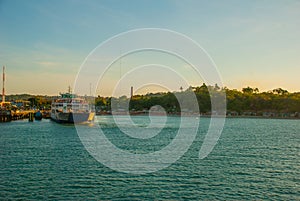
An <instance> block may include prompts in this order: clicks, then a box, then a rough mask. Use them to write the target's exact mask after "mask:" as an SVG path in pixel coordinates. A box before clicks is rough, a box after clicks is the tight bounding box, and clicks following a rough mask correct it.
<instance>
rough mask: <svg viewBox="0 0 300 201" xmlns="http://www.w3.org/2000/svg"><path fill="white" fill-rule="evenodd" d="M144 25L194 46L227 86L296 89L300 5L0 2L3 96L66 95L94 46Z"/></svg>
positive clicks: (266, 1)
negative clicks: (176, 35) (209, 59)
mask: <svg viewBox="0 0 300 201" xmlns="http://www.w3.org/2000/svg"><path fill="white" fill-rule="evenodd" d="M148 27H154V28H164V29H170V30H173V31H176V32H180V33H182V34H185V35H187V36H188V37H190V38H192V39H193V40H195V41H196V42H197V43H199V44H200V45H201V46H202V47H203V48H204V49H205V50H206V51H207V52H208V53H209V55H210V56H211V57H212V59H213V60H214V62H215V63H216V65H217V67H218V69H219V72H220V74H221V76H222V79H223V83H224V85H225V86H228V87H229V88H236V89H241V88H242V87H246V86H252V87H258V88H260V89H261V90H262V91H264V90H269V89H273V88H277V87H282V88H285V89H287V90H289V91H300V88H299V75H300V1H293V0H281V1H279V0H258V1H242V0H240V1H235V0H229V1H221V0H216V1H198V0H195V1H188V0H187V1H179V0H178V1H176V0H162V1H161V0H152V1H147V0H130V1H129V0H128V1H126V0H111V1H108V0H107V1H101V0H100V1H98V0H96V1H92V0H88V1H79V0H78V1H77V0H72V1H71V0H61V1H60V0H51V1H50V0H27V1H22V0H0V65H1V66H2V65H6V66H7V83H6V85H7V89H6V91H7V93H8V94H16V93H32V94H49V95H55V94H57V93H58V92H60V91H65V90H66V89H67V87H68V86H69V85H72V84H73V83H74V79H75V77H76V74H77V72H78V70H79V67H80V65H81V64H82V62H83V61H84V59H85V58H86V56H87V55H88V54H89V53H90V52H91V51H92V50H93V49H94V48H95V47H96V46H97V45H99V44H100V43H101V42H103V41H105V40H107V39H108V38H110V37H112V36H114V35H116V34H119V33H121V32H124V31H128V30H131V29H137V28H148ZM200 84H201V81H200V80H199V85H200ZM176 87H177V86H174V88H176ZM103 95H106V94H103Z"/></svg>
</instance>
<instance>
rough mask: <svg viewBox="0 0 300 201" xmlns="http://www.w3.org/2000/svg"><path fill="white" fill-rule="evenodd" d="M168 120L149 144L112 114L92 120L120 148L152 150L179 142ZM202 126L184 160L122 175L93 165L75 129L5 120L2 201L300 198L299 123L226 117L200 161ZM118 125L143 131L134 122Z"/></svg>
mask: <svg viewBox="0 0 300 201" xmlns="http://www.w3.org/2000/svg"><path fill="white" fill-rule="evenodd" d="M156 118H163V117H156ZM186 118H195V117H186ZM167 119H168V120H167V121H166V122H165V123H162V124H161V125H160V124H157V126H158V127H159V130H160V132H159V133H158V134H157V135H156V136H154V137H151V138H148V139H137V138H133V137H131V136H128V135H126V134H124V132H122V129H120V125H117V124H115V123H114V120H113V118H112V117H111V116H98V117H97V119H96V122H95V123H96V124H99V125H100V128H101V129H102V130H103V132H104V133H105V135H106V137H107V138H108V139H109V140H110V141H111V142H112V143H113V144H114V145H115V146H116V147H118V148H119V149H123V150H126V151H130V152H132V153H151V152H154V151H158V150H160V149H162V148H163V147H165V146H167V145H168V144H170V143H171V142H172V140H173V139H174V138H175V137H176V134H177V131H178V129H179V125H180V117H168V118H167ZM158 120H159V119H158ZM199 121H200V126H199V129H198V133H197V135H196V138H195V140H194V141H193V143H192V145H191V146H190V147H189V149H188V151H187V152H185V154H184V155H183V156H182V157H181V158H180V159H179V160H177V161H176V162H175V163H173V164H171V165H170V166H168V167H166V168H165V169H162V170H159V171H156V172H153V173H148V174H143V175H135V174H128V173H123V172H118V171H115V170H112V169H110V168H109V167H106V166H104V165H103V164H101V163H100V162H98V161H97V160H95V159H94V158H93V157H92V156H91V155H90V154H89V152H88V151H87V150H86V149H85V148H84V146H83V144H82V143H81V141H80V139H79V136H78V135H77V132H76V128H75V126H74V125H64V124H57V123H55V122H52V121H50V120H44V119H43V120H42V121H35V122H28V121H27V120H21V121H13V122H9V123H1V124H0V157H1V162H0V178H1V180H0V199H1V200H7V199H25V200H42V199H54V200H79V199H80V200H153V199H155V200H193V199H195V200H202V199H206V200H216V199H222V200H247V199H250V200H262V199H263V200H265V199H270V200H271V199H272V200H273V199H275V200H299V199H300V179H299V178H300V121H299V120H283V119H246V118H245V119H242V118H237V119H234V118H231V119H226V122H225V126H224V129H223V133H222V135H221V137H220V138H219V140H218V143H217V144H216V146H215V147H214V149H213V151H212V152H211V153H210V154H209V155H208V157H206V158H204V159H202V160H200V159H199V158H198V156H199V149H200V147H201V144H202V142H203V139H204V137H205V135H206V133H207V130H208V125H209V122H210V119H209V118H199ZM133 122H134V123H135V124H136V125H137V126H139V127H141V128H143V127H145V128H146V127H147V125H149V123H150V120H149V118H148V117H147V116H135V117H133ZM157 122H160V121H157ZM161 122H163V121H161ZM81 126H87V127H89V126H91V125H81ZM92 126H93V125H92ZM121 126H124V127H126V128H127V129H129V130H131V132H134V131H135V130H136V132H140V129H134V127H132V128H131V125H130V124H128V125H127V124H123V125H121ZM147 129H152V128H151V127H147ZM153 129H157V127H156V128H154V127H153ZM137 135H138V133H137Z"/></svg>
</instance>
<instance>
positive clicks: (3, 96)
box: [2, 66, 5, 102]
mask: <svg viewBox="0 0 300 201" xmlns="http://www.w3.org/2000/svg"><path fill="white" fill-rule="evenodd" d="M2 86H3V88H2V102H5V66H3V84H2Z"/></svg>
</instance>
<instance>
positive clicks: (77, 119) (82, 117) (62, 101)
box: [50, 92, 95, 123]
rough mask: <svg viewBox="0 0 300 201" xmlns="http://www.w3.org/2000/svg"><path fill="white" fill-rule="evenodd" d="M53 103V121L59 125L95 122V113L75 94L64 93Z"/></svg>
mask: <svg viewBox="0 0 300 201" xmlns="http://www.w3.org/2000/svg"><path fill="white" fill-rule="evenodd" d="M60 95H61V97H60V98H58V99H55V100H53V101H52V104H51V116H50V117H51V119H52V120H54V121H56V122H58V123H81V122H88V121H93V120H94V117H95V113H93V112H91V111H90V109H89V104H88V103H87V101H85V100H84V99H82V98H79V97H77V96H76V95H75V94H71V93H70V92H69V93H64V94H60Z"/></svg>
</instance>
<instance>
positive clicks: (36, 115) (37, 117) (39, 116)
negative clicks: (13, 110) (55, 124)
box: [34, 111, 43, 120]
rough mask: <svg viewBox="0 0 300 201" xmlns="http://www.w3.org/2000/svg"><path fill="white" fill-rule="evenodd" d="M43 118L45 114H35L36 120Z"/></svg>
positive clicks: (39, 112)
mask: <svg viewBox="0 0 300 201" xmlns="http://www.w3.org/2000/svg"><path fill="white" fill-rule="evenodd" d="M42 118H43V114H42V113H41V111H37V112H36V113H34V119H35V120H42Z"/></svg>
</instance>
